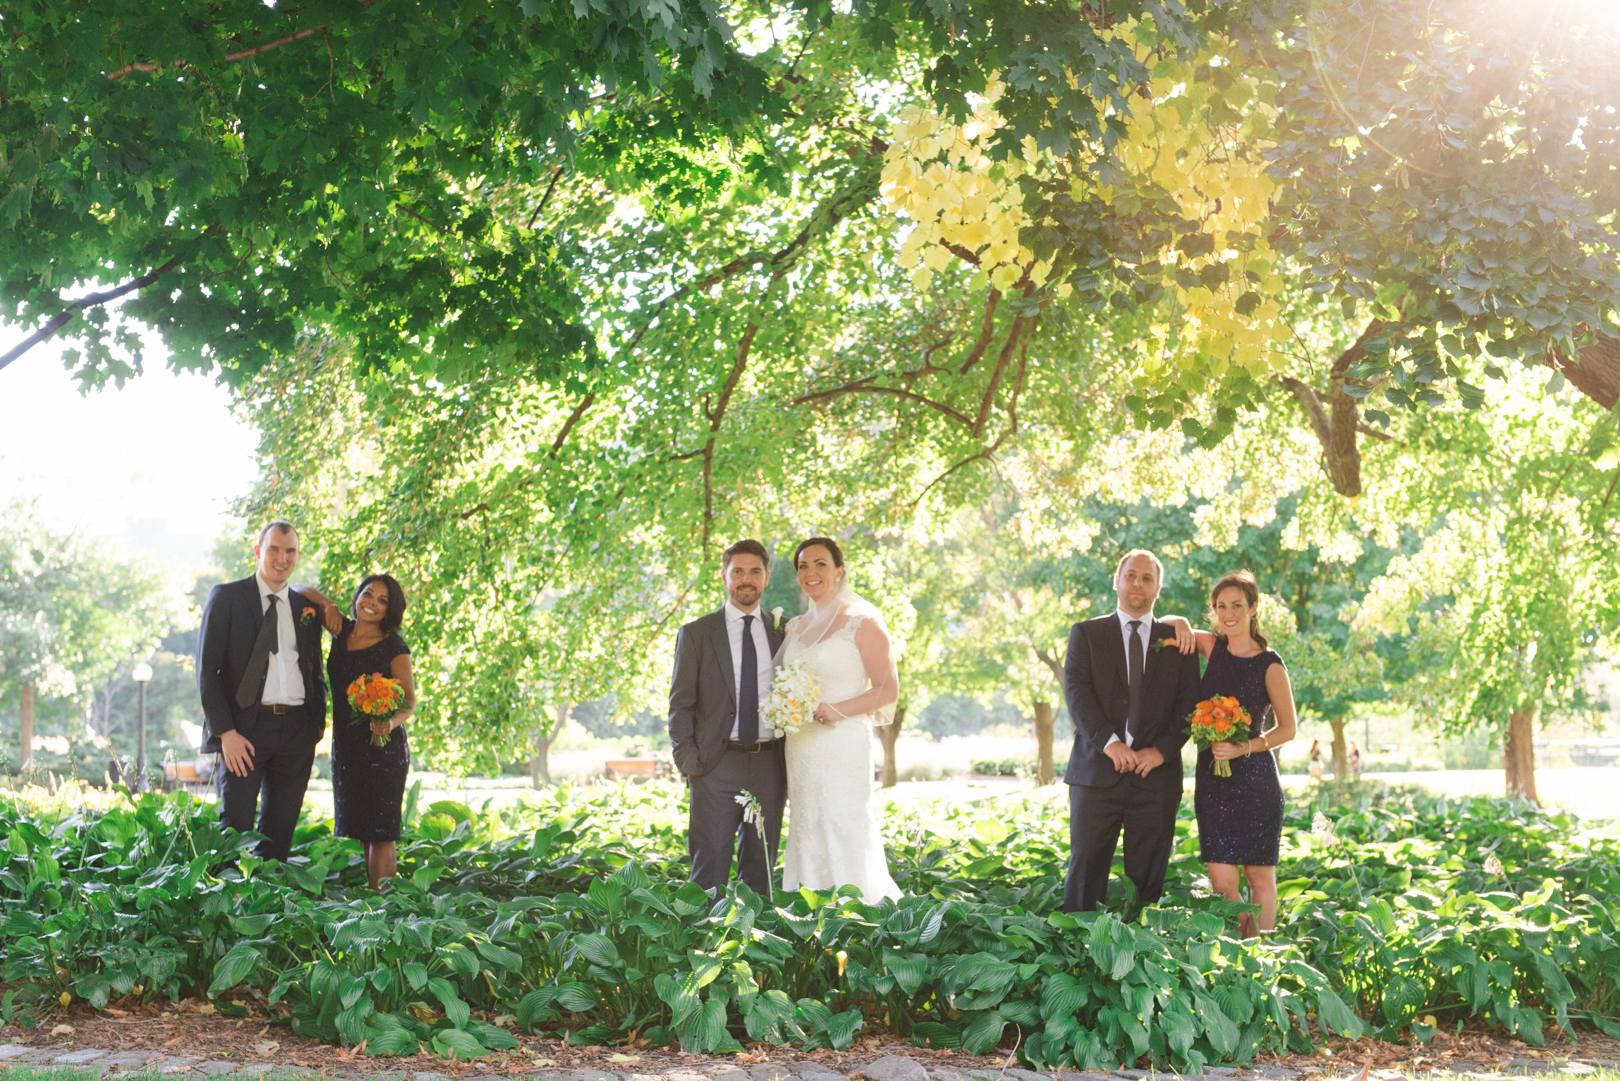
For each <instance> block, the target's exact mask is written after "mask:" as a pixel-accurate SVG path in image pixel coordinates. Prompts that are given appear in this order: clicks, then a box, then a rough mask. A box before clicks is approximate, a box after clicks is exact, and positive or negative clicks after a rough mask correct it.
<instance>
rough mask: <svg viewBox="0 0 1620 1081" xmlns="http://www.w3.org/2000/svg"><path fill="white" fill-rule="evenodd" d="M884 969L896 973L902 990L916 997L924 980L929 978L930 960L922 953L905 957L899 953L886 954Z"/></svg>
mask: <svg viewBox="0 0 1620 1081" xmlns="http://www.w3.org/2000/svg"><path fill="white" fill-rule="evenodd" d="M883 967H884V968H885V969H887V970H888V971H890V972H892V973H894V978H895V980H896V982H898V983H899V984H900V989H901V990H902V991H904V992H905V993H906V994H907V995H915V994H916V993H917V988H919V987H921V986H922V983H923V980H925V979H927V978H928V958H926V957H924V956H923V955H922V954H920V953H914V954H911V955H910V956H904V955H902V954H900V953H899V952H894V953H888V952H885V953H884V954H883Z"/></svg>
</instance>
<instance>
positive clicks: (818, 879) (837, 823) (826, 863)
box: [780, 615, 900, 904]
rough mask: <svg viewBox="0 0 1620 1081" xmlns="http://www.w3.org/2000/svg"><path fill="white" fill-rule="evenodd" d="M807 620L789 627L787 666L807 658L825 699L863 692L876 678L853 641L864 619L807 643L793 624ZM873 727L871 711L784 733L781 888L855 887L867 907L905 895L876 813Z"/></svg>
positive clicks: (851, 617) (844, 699) (854, 618)
mask: <svg viewBox="0 0 1620 1081" xmlns="http://www.w3.org/2000/svg"><path fill="white" fill-rule="evenodd" d="M803 618H804V617H800V619H795V620H794V621H793V623H791V624H789V626H788V638H787V641H786V643H784V645H783V647H782V652H781V654H780V659H781V661H782V663H784V664H791V663H793V662H794V661H797V660H803V661H804V662H805V664H806V666H807V667H808V668H809V669H810V671H811V673H812V674H813V675H814V676H815V677H816V680H817V681H818V682H819V683H820V684H821V700H822V701H823V702H832V703H837V702H847V701H849V700H851V699H854V698H857V697H860V696H861V695H862V694H863V693H864V692H866V691H867V689H868V687H869V686H870V685H871V683H872V682H873V681H872V680H870V679H868V677H867V672H866V665H865V663H864V662H863V661H862V659H861V651H860V649H859V647H858V646H857V645H856V643H855V634H856V631H857V630H859V628H860V624H861V620H862V617H861V616H859V615H848V616H845V617H843V622H842V625H840V626H837V627H836V629H833V630H831V631H829V632H828V633H826V634H825V635H824V636H821V637H820V638H819V640H816V641H813V642H810V643H808V644H806V642H805V641H804V639H803V637H802V636H800V635H799V634H796V633H795V630H796V627H795V624H798V623H800V622H801V620H802V619H803ZM880 678H881V677H880ZM890 701H893V699H892V697H891V698H890ZM871 725H872V717H871V716H870V715H862V716H853V717H847V718H845V719H844V720H841V721H838V722H837V723H834V724H818V723H816V722H814V721H812V722H810V723H809V724H806V725H804V726H803V727H802V728H800V729H799V730H798V731H797V732H793V733H790V734H789V735H788V736H787V744H786V746H785V747H784V748H783V749H784V751H785V753H786V756H787V787H788V827H787V833H788V839H787V850H786V852H785V853H784V855H783V857H782V888H783V889H784V890H797V889H798V888H799V887H800V886H809V887H810V888H811V889H815V890H829V889H834V888H836V887H838V886H845V885H853V886H856V887H858V888H859V889H860V891H861V897H862V899H864V900H865V901H866V902H867V903H869V904H876V903H877V901H878V899H879V898H882V897H890V898H895V899H898V898H899V897H900V887H899V886H898V885H896V884H895V881H894V878H893V877H892V876H890V874H889V863H888V858H887V856H886V855H885V854H884V851H883V838H882V836H881V835H880V834H879V833H878V823H877V817H876V815H875V814H874V813H873V810H872V728H871Z"/></svg>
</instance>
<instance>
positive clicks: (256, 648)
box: [236, 593, 281, 709]
mask: <svg viewBox="0 0 1620 1081" xmlns="http://www.w3.org/2000/svg"><path fill="white" fill-rule="evenodd" d="M279 599H280V598H278V597H277V596H276V595H275V594H274V593H272V594H270V607H268V608H266V609H265V610H264V618H263V619H261V620H260V621H259V636H258V637H257V638H255V639H254V640H253V652H252V653H249V654H248V663H247V670H246V671H245V672H243V673H242V682H241V683H239V684H237V685H236V704H237V705H238V706H241V707H242V708H243V709H252V708H253V707H254V706H256V705H258V704H259V689H260V688H261V687H263V686H264V677H265V674H266V673H268V672H269V671H270V654H272V653H279V652H280V651H281V633H280V630H281V625H280V621H279V620H277V619H276V602H277V601H278V600H279Z"/></svg>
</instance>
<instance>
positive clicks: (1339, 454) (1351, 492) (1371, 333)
mask: <svg viewBox="0 0 1620 1081" xmlns="http://www.w3.org/2000/svg"><path fill="white" fill-rule="evenodd" d="M1386 326H1387V324H1386V323H1384V322H1383V321H1382V320H1378V319H1374V320H1372V321H1371V322H1369V323H1368V324H1367V326H1366V329H1364V330H1363V331H1362V332H1361V336H1360V337H1359V338H1357V339H1356V341H1355V344H1353V345H1351V346H1350V348H1349V349H1346V350H1345V351H1344V352H1343V353H1340V354H1339V357H1338V359H1337V360H1335V361H1334V362H1333V368H1332V370H1331V371H1329V373H1328V387H1327V403H1326V406H1325V407H1324V405H1323V401H1322V396H1321V395H1319V394H1317V392H1316V391H1315V389H1314V388H1312V387H1310V386H1307V385H1306V384H1304V383H1302V382H1300V381H1299V380H1298V379H1293V378H1290V377H1288V376H1284V377H1283V379H1282V383H1283V386H1285V387H1287V388H1288V390H1289V392H1290V393H1292V394H1293V395H1294V398H1295V400H1297V401H1298V402H1299V404H1300V408H1302V409H1304V410H1305V419H1306V420H1308V421H1309V422H1310V425H1311V431H1312V432H1314V433H1315V434H1316V441H1317V442H1318V443H1320V444H1321V445H1322V459H1323V464H1324V465H1325V466H1326V467H1327V474H1328V479H1329V480H1330V481H1332V482H1333V490H1334V491H1336V492H1338V493H1339V494H1340V495H1343V496H1351V497H1355V496H1358V495H1360V494H1361V448H1360V446H1359V445H1358V444H1357V442H1356V433H1357V432H1358V431H1359V432H1363V433H1365V434H1367V435H1371V436H1374V437H1376V438H1380V439H1384V438H1387V436H1384V435H1383V434H1382V433H1380V432H1379V431H1378V430H1377V429H1376V428H1368V427H1367V426H1366V425H1363V424H1362V423H1361V415H1360V412H1359V411H1358V408H1357V404H1356V403H1357V400H1356V399H1355V398H1352V397H1351V396H1350V395H1348V394H1346V393H1345V390H1344V384H1345V381H1346V380H1347V379H1349V378H1350V369H1351V367H1352V366H1354V365H1355V364H1356V363H1357V362H1359V361H1361V360H1364V359H1366V356H1367V342H1368V341H1369V340H1371V339H1372V338H1374V337H1376V336H1377V335H1379V334H1381V333H1383V331H1384V329H1385V328H1386Z"/></svg>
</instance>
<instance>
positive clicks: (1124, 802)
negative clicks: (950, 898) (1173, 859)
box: [1063, 551, 1198, 912]
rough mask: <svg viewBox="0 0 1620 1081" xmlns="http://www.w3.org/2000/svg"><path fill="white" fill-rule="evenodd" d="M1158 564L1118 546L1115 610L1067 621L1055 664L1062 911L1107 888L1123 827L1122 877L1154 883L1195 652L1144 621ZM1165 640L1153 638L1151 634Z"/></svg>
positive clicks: (1161, 872) (1164, 864) (1164, 861)
mask: <svg viewBox="0 0 1620 1081" xmlns="http://www.w3.org/2000/svg"><path fill="white" fill-rule="evenodd" d="M1163 580H1164V566H1163V564H1161V563H1160V562H1159V559H1158V557H1157V556H1155V555H1154V554H1153V553H1152V552H1144V551H1134V552H1127V553H1126V554H1125V558H1124V559H1122V560H1120V563H1119V569H1118V570H1117V571H1116V572H1115V574H1114V592H1115V593H1116V594H1117V595H1118V597H1119V607H1118V609H1117V610H1116V611H1114V612H1111V613H1109V614H1108V615H1106V616H1102V617H1100V618H1098V619H1088V620H1086V621H1085V622H1084V623H1076V624H1075V625H1074V629H1073V630H1072V631H1070V632H1069V653H1068V658H1067V660H1066V662H1065V664H1064V670H1063V674H1064V683H1065V687H1064V690H1065V693H1066V696H1067V698H1068V703H1069V718H1070V720H1071V721H1072V722H1073V724H1074V750H1073V752H1072V753H1071V754H1070V756H1069V770H1068V772H1067V773H1066V774H1065V775H1064V777H1063V779H1064V781H1065V782H1067V783H1068V785H1069V873H1068V876H1067V878H1065V880H1064V883H1063V908H1064V911H1066V912H1089V911H1091V910H1092V909H1095V908H1096V907H1097V906H1098V905H1099V904H1101V903H1102V900H1103V898H1104V897H1105V896H1106V895H1107V893H1108V870H1109V866H1110V865H1111V864H1112V863H1113V860H1114V848H1115V846H1116V845H1117V844H1118V843H1119V834H1120V830H1121V828H1122V827H1123V829H1124V831H1125V877H1127V878H1129V879H1130V880H1131V882H1132V883H1133V884H1134V885H1135V886H1136V896H1137V899H1138V900H1139V901H1140V902H1141V903H1142V904H1145V905H1147V904H1154V903H1156V902H1157V901H1158V900H1159V897H1160V895H1161V894H1162V893H1163V892H1164V876H1165V872H1166V871H1167V870H1168V869H1169V866H1170V853H1171V851H1172V850H1173V849H1174V848H1175V841H1176V810H1177V808H1178V807H1180V805H1181V748H1182V745H1183V744H1185V743H1186V742H1187V733H1186V728H1187V718H1188V717H1189V716H1191V714H1192V712H1193V709H1194V707H1196V706H1197V704H1198V655H1197V654H1196V653H1193V654H1188V655H1183V654H1182V653H1181V652H1180V651H1179V650H1177V649H1176V648H1175V638H1176V635H1175V630H1174V629H1173V628H1172V627H1170V626H1169V625H1168V624H1164V623H1155V622H1153V602H1154V601H1155V600H1157V599H1158V596H1159V587H1160V586H1161V585H1162V584H1163ZM1158 642H1166V643H1167V644H1166V645H1164V646H1158V647H1157V648H1155V643H1158Z"/></svg>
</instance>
